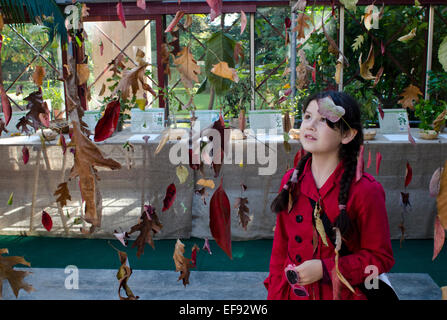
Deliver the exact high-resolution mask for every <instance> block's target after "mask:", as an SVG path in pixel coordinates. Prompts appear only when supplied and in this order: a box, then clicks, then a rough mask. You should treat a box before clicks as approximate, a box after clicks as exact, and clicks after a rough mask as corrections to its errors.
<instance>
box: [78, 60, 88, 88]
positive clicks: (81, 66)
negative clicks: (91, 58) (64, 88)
mask: <svg viewBox="0 0 447 320" xmlns="http://www.w3.org/2000/svg"><path fill="white" fill-rule="evenodd" d="M76 72H77V76H78V84H79V85H80V86H82V85H83V84H84V83H86V82H87V80H88V78H89V76H90V69H89V68H88V64H86V63H78V64H77V65H76Z"/></svg>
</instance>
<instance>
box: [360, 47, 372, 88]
mask: <svg viewBox="0 0 447 320" xmlns="http://www.w3.org/2000/svg"><path fill="white" fill-rule="evenodd" d="M359 66H360V76H361V77H362V78H363V79H365V80H375V79H376V77H375V76H373V75H372V73H371V71H370V70H371V69H372V68H373V67H374V46H373V44H372V43H371V47H370V49H369V53H368V58H367V59H366V61H365V62H362V54H361V53H360V57H359Z"/></svg>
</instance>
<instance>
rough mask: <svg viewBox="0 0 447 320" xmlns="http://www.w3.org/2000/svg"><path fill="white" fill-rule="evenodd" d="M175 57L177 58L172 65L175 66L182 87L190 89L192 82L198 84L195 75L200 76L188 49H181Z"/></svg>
mask: <svg viewBox="0 0 447 320" xmlns="http://www.w3.org/2000/svg"><path fill="white" fill-rule="evenodd" d="M177 56H178V58H177V59H175V60H174V64H176V65H177V70H178V71H179V73H180V77H181V79H182V82H183V85H184V86H185V87H186V88H192V87H193V82H199V78H198V77H197V75H198V74H200V67H199V66H198V65H197V61H196V60H194V57H193V56H192V53H191V51H189V48H188V47H183V49H182V50H181V51H180V52H179V53H178V54H177Z"/></svg>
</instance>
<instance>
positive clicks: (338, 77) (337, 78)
mask: <svg viewBox="0 0 447 320" xmlns="http://www.w3.org/2000/svg"><path fill="white" fill-rule="evenodd" d="M342 61H343V60H341V59H338V61H337V64H336V66H335V77H334V79H335V83H336V84H339V83H340V80H341V71H342V70H343V62H342Z"/></svg>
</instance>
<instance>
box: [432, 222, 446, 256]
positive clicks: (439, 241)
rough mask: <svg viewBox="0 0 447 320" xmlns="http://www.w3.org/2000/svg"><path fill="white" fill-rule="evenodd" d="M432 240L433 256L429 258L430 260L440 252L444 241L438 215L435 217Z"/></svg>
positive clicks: (443, 233) (443, 231)
mask: <svg viewBox="0 0 447 320" xmlns="http://www.w3.org/2000/svg"><path fill="white" fill-rule="evenodd" d="M433 242H434V243H433V257H432V259H431V260H432V261H434V260H435V259H436V257H437V256H438V254H439V253H440V252H441V250H442V247H443V246H444V242H445V230H444V228H443V227H442V225H441V222H440V221H439V217H438V216H436V217H435V231H434V237H433Z"/></svg>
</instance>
